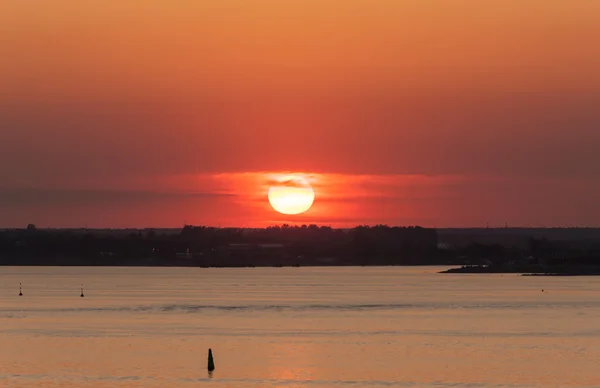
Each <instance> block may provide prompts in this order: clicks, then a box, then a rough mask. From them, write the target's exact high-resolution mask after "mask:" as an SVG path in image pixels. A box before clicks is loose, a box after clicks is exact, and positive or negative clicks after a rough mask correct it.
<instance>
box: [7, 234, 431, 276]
mask: <svg viewBox="0 0 600 388" xmlns="http://www.w3.org/2000/svg"><path fill="white" fill-rule="evenodd" d="M437 243H438V241H437V233H436V231H435V230H434V229H427V228H421V227H418V226H415V227H390V226H386V225H377V226H358V227H356V228H353V229H333V228H331V227H327V226H317V225H302V226H290V225H281V226H273V227H268V228H264V229H240V228H214V227H206V226H192V225H186V226H184V227H183V228H182V229H181V231H179V232H178V233H165V232H159V231H156V230H152V229H146V230H132V231H129V232H127V231H122V230H120V231H118V230H115V231H98V230H86V229H82V230H60V229H56V230H50V229H38V228H36V227H35V226H34V225H29V226H28V227H27V228H26V229H11V230H5V231H0V265H161V266H169V265H171V266H214V267H238V266H300V265H415V264H441V263H442V262H441V261H440V256H439V255H437Z"/></svg>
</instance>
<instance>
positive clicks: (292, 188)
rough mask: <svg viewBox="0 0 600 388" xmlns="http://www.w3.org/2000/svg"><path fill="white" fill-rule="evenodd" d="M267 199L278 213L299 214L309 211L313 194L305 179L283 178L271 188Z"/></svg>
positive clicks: (295, 177)
mask: <svg viewBox="0 0 600 388" xmlns="http://www.w3.org/2000/svg"><path fill="white" fill-rule="evenodd" d="M268 198H269V203H270V204H271V206H272V207H273V209H275V210H277V211H278V212H279V213H283V214H300V213H304V212H305V211H307V210H308V209H310V207H311V206H312V204H313V201H314V200H315V192H314V190H313V188H312V187H311V186H310V184H309V183H308V182H307V181H306V179H304V178H302V177H298V176H285V177H283V178H280V179H278V180H277V182H275V183H274V184H273V185H272V186H271V188H270V189H269V195H268Z"/></svg>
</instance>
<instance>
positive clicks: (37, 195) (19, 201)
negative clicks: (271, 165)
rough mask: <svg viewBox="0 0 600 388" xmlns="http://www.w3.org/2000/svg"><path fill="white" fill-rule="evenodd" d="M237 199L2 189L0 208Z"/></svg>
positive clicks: (200, 194)
mask: <svg viewBox="0 0 600 388" xmlns="http://www.w3.org/2000/svg"><path fill="white" fill-rule="evenodd" d="M219 197H228V198H233V197H235V195H234V194H228V193H217V192H158V191H144V190H93V189H29V188H0V206H30V205H48V206H53V205H68V204H72V205H81V204H95V205H101V204H113V205H116V204H122V203H140V202H156V201H165V200H167V201H174V200H178V199H179V200H181V199H195V198H196V199H211V198H219Z"/></svg>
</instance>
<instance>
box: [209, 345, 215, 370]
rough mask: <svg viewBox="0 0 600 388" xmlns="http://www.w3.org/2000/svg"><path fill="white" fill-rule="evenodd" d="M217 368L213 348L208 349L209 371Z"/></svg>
mask: <svg viewBox="0 0 600 388" xmlns="http://www.w3.org/2000/svg"><path fill="white" fill-rule="evenodd" d="M214 370H215V361H214V360H213V355H212V350H211V349H208V371H209V372H212V371H214Z"/></svg>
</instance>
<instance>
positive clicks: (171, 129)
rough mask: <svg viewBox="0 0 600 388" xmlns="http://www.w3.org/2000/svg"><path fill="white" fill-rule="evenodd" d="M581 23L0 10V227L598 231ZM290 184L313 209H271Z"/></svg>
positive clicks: (510, 15) (591, 41)
mask: <svg viewBox="0 0 600 388" xmlns="http://www.w3.org/2000/svg"><path fill="white" fill-rule="evenodd" d="M340 3H343V5H340ZM599 14H600V2H598V1H573V0H552V1H548V0H520V1H506V0H489V1H485V4H484V3H483V2H481V0H460V1H444V0H408V1H397V0H374V1H354V0H349V1H344V2H340V1H339V0H289V1H279V0H256V1H246V0H205V1H196V2H190V1H177V0H176V1H172V2H167V1H145V0H130V1H126V2H120V1H99V0H90V1H84V2H82V1H74V0H55V1H52V2H39V3H38V2H35V4H33V3H32V2H28V1H5V2H2V4H1V5H0V26H2V38H1V39H0V58H2V60H0V85H2V86H1V87H0V131H1V134H2V139H1V141H0V177H1V182H0V227H2V226H6V227H19V226H23V225H27V224H28V223H36V224H39V225H41V226H46V227H47V226H53V227H77V226H83V225H86V224H87V225H89V226H94V227H118V226H128V227H146V226H161V225H165V226H172V227H178V226H181V225H182V224H183V223H184V222H190V223H191V222H193V223H196V224H213V225H224V224H226V225H232V226H243V225H247V226H264V225H269V224H271V223H280V222H288V223H290V222H302V223H303V222H314V223H318V224H321V223H325V224H328V225H329V224H331V225H340V226H341V225H344V226H346V225H349V224H350V225H351V224H353V223H356V224H362V223H378V222H386V223H392V224H412V223H418V224H421V225H423V226H482V225H487V224H490V225H505V224H506V223H508V224H509V225H522V226H536V225H537V226H544V225H555V226H561V225H562V226H568V225H597V224H598V220H599V219H600V207H599V206H597V204H596V202H595V201H596V198H598V197H599V196H600V179H598V166H599V165H600V152H598V150H599V149H600V131H599V130H598V128H600V113H599V111H598V109H597V105H598V104H597V101H599V100H600V71H598V69H600V48H599V47H600V46H599V45H598V44H596V42H597V41H598V40H599V39H600V29H598V17H597V15H599ZM296 173H297V174H298V175H301V176H304V177H305V178H306V179H307V180H308V182H309V184H310V185H311V186H312V187H313V188H314V190H315V192H316V195H317V200H315V202H314V204H312V206H310V209H309V210H308V211H305V212H303V213H300V214H298V215H296V216H293V217H290V216H288V214H283V213H281V212H274V211H273V209H272V207H271V206H270V205H269V202H268V201H267V200H266V198H267V196H268V193H269V189H270V188H271V186H272V184H271V183H272V182H271V181H270V180H271V179H272V178H273V177H274V176H280V175H286V174H296ZM273 191H274V192H273V193H272V196H275V195H276V193H275V191H277V192H283V189H277V190H273ZM277 195H279V194H277ZM302 198H304V199H306V203H305V204H304V207H306V205H307V204H308V202H309V201H308V199H310V195H306V196H304V197H302ZM294 201H296V200H294ZM302 208H303V207H302V206H300V207H298V208H297V209H296V208H294V209H293V211H298V210H299V209H302ZM307 209H308V208H307Z"/></svg>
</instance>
